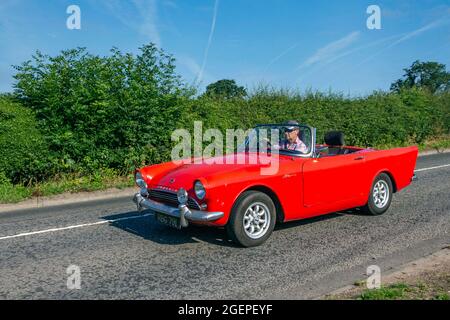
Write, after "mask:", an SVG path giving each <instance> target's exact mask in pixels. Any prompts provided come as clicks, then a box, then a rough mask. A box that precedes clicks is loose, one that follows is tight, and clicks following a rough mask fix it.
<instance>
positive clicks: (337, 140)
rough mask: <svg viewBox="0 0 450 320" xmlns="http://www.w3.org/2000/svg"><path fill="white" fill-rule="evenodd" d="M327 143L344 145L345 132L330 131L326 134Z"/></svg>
mask: <svg viewBox="0 0 450 320" xmlns="http://www.w3.org/2000/svg"><path fill="white" fill-rule="evenodd" d="M325 144H327V145H329V146H339V147H342V146H343V145H344V144H345V142H344V134H343V133H342V132H341V131H330V132H327V133H326V134H325Z"/></svg>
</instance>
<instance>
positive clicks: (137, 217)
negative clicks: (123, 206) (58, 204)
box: [0, 164, 450, 240]
mask: <svg viewBox="0 0 450 320" xmlns="http://www.w3.org/2000/svg"><path fill="white" fill-rule="evenodd" d="M445 167H450V164H444V165H442V166H436V167H429V168H423V169H418V170H414V172H422V171H428V170H434V169H439V168H445ZM152 215H153V213H147V214H143V215H139V216H132V217H125V218H118V219H113V220H103V221H97V222H91V223H83V224H77V225H73V226H68V227H62V228H52V229H45V230H40V231H33V232H24V233H19V234H15V235H11V236H4V237H0V240H6V239H12V238H20V237H26V236H32V235H35V234H42V233H49V232H57V231H63V230H70V229H76V228H83V227H89V226H96V225H101V224H105V223H111V222H117V221H123V220H130V219H139V218H144V217H148V216H152Z"/></svg>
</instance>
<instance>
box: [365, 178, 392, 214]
mask: <svg viewBox="0 0 450 320" xmlns="http://www.w3.org/2000/svg"><path fill="white" fill-rule="evenodd" d="M393 191H394V188H393V186H392V180H391V178H390V177H389V176H388V175H387V174H386V173H381V174H379V175H378V176H377V177H376V178H375V181H374V182H373V184H372V188H371V190H370V195H369V200H368V201H367V204H366V205H365V206H364V207H363V210H364V211H365V212H366V213H368V214H371V215H380V214H383V213H385V212H386V211H387V210H388V209H389V207H390V205H391V201H392V195H393V193H394V192H393Z"/></svg>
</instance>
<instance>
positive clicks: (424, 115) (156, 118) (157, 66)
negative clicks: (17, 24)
mask: <svg viewBox="0 0 450 320" xmlns="http://www.w3.org/2000/svg"><path fill="white" fill-rule="evenodd" d="M16 69H17V73H16V75H15V79H16V83H15V92H14V97H11V96H8V97H3V98H2V99H0V133H1V136H0V151H1V152H0V172H3V173H2V177H4V178H3V180H5V179H6V178H7V179H9V180H11V181H13V182H26V181H29V180H30V179H35V180H42V179H46V178H49V177H54V176H55V175H58V174H60V173H67V172H69V173H71V172H75V173H81V174H83V173H88V174H92V173H98V172H104V170H105V169H106V170H108V169H114V172H119V173H128V172H130V171H132V170H133V168H135V167H136V166H141V165H143V164H153V163H158V162H162V161H168V160H170V151H171V148H172V146H173V144H174V142H172V141H171V133H172V131H173V130H174V129H177V128H185V129H188V130H192V128H193V122H194V121H196V120H200V121H203V124H204V125H203V126H204V129H207V128H219V129H221V130H222V131H225V129H228V128H241V129H248V128H251V127H253V126H254V125H256V124H260V123H279V122H284V121H286V120H290V119H295V120H298V121H300V122H302V123H306V124H309V125H311V126H314V127H316V128H317V129H318V142H322V137H323V136H324V134H325V132H326V131H329V130H341V131H343V132H344V133H345V135H346V141H347V144H350V145H357V146H372V147H380V146H382V147H384V146H386V147H387V146H401V145H408V144H420V143H422V142H424V141H425V140H426V139H430V138H433V137H435V136H440V135H442V134H449V133H450V93H448V92H443V93H439V94H432V93H430V92H429V91H425V90H421V89H418V88H411V89H402V90H399V92H395V93H386V92H374V93H373V94H371V95H369V96H366V97H359V98H350V97H346V96H343V95H340V94H333V93H328V94H324V93H321V92H308V93H305V94H300V93H298V92H293V91H289V90H283V89H267V88H260V89H256V90H254V91H253V92H252V93H250V94H249V95H248V96H247V97H245V98H242V97H236V98H228V99H223V98H221V97H220V96H219V97H217V96H208V95H202V96H199V97H194V96H193V94H194V91H193V90H192V89H191V88H189V87H188V86H187V85H185V84H184V83H183V82H182V81H181V80H180V77H179V76H178V75H177V74H176V72H175V64H174V58H173V57H172V56H170V55H168V54H166V53H164V52H163V51H162V50H160V49H157V48H156V47H155V46H154V45H152V44H150V45H146V46H144V47H142V48H141V49H140V52H139V53H138V54H137V55H132V54H127V53H122V52H120V51H119V50H118V49H113V50H111V54H110V55H109V56H105V57H101V56H97V55H92V54H89V53H88V52H87V51H86V49H84V48H78V49H73V50H67V51H62V52H61V53H60V54H59V55H57V56H55V57H50V56H48V55H44V54H42V53H39V52H38V53H36V54H35V55H34V56H33V57H32V59H31V60H30V61H27V62H25V63H23V64H22V65H20V66H17V67H16ZM13 99H14V101H18V102H20V103H21V104H22V106H21V105H19V103H17V102H13Z"/></svg>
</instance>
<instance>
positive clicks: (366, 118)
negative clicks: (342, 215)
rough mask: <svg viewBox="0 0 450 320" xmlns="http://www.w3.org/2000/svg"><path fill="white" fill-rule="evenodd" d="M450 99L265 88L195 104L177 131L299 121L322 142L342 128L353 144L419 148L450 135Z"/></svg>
mask: <svg viewBox="0 0 450 320" xmlns="http://www.w3.org/2000/svg"><path fill="white" fill-rule="evenodd" d="M449 97H450V96H449V95H448V94H443V95H431V94H429V93H427V92H425V91H422V90H419V89H411V90H406V91H402V92H401V93H384V92H376V93H374V94H372V95H370V96H368V97H363V98H348V97H344V96H342V95H338V94H323V93H320V92H317V93H307V94H305V95H295V94H289V93H286V91H282V90H280V91H270V90H262V91H258V92H256V93H255V94H254V95H252V96H251V97H250V98H249V99H245V100H244V99H236V100H231V101H230V100H226V101H221V100H213V99H208V98H200V99H197V100H192V101H190V105H189V108H188V112H186V113H185V117H184V118H183V119H182V121H181V122H180V123H179V127H183V126H185V125H186V124H187V125H188V127H189V128H192V123H193V121H204V122H205V124H204V126H205V127H212V128H219V129H226V128H243V129H247V128H251V127H253V126H254V125H256V124H259V123H280V122H284V121H286V120H290V119H295V120H298V121H300V122H302V123H306V124H309V125H311V126H314V127H316V128H317V132H318V142H323V140H322V139H323V136H324V134H325V132H327V131H331V130H340V131H343V132H344V133H345V136H346V141H347V143H348V144H351V145H357V146H371V147H376V146H394V145H398V146H400V145H406V144H420V143H423V142H424V141H425V140H426V139H431V138H433V137H437V136H441V135H443V134H448V133H449V132H450V121H449V105H450V99H449Z"/></svg>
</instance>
